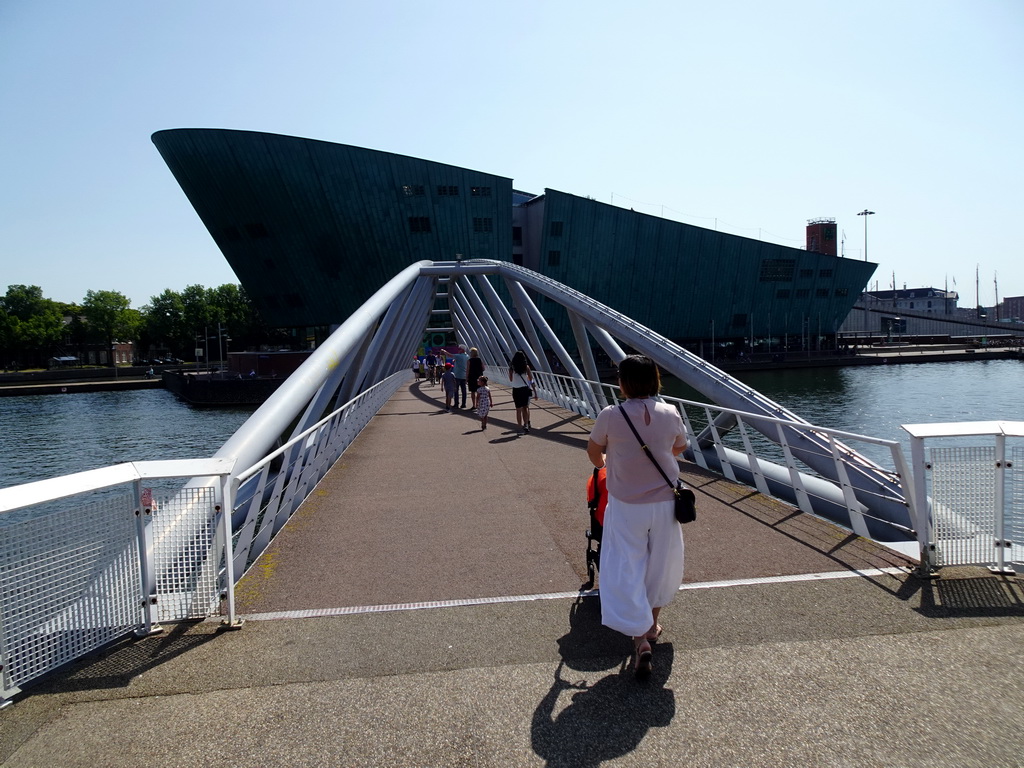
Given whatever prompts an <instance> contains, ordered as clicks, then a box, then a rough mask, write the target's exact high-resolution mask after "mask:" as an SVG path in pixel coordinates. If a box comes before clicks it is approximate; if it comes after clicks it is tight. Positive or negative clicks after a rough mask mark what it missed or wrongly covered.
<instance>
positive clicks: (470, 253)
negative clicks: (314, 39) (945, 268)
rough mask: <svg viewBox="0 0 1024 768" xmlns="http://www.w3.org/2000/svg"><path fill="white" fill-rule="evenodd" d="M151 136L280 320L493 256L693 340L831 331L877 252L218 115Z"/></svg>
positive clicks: (310, 317)
mask: <svg viewBox="0 0 1024 768" xmlns="http://www.w3.org/2000/svg"><path fill="white" fill-rule="evenodd" d="M153 142H154V144H155V145H156V147H157V149H158V150H159V152H160V154H161V155H162V156H163V158H164V160H165V161H166V163H167V165H168V166H169V167H170V169H171V172H172V173H173V174H174V176H175V178H176V179H177V180H178V183H179V184H180V185H181V187H182V189H183V190H184V192H185V194H186V196H187V197H188V199H189V201H190V202H191V203H192V205H193V206H194V207H195V209H196V212H197V213H198V214H199V216H200V218H201V219H202V220H203V222H204V224H205V225H206V227H207V229H209V231H210V234H211V235H212V236H213V239H214V240H215V241H216V242H217V244H218V246H219V247H220V249H221V251H222V252H223V253H224V256H225V258H226V259H227V260H228V263H229V264H230V265H231V268H232V269H233V270H234V272H235V274H236V275H237V277H238V279H239V281H240V282H241V283H242V285H243V286H244V288H245V290H246V292H247V293H248V294H249V295H250V297H252V299H253V300H254V301H255V303H256V305H257V307H258V308H259V310H260V312H261V314H262V315H263V317H264V319H265V320H266V321H267V322H268V323H269V324H271V325H273V326H278V327H286V326H318V325H319V326H323V325H332V324H337V323H340V322H342V321H343V320H344V319H345V318H346V317H347V316H348V315H349V314H350V313H351V312H352V311H353V310H355V309H356V308H358V307H359V306H360V305H361V304H362V303H363V302H364V301H365V300H366V299H367V298H369V296H371V295H372V294H373V293H374V292H375V291H376V290H377V289H378V288H379V287H381V286H382V285H383V284H384V283H385V282H387V281H388V280H389V279H390V278H391V277H393V276H394V275H395V274H396V273H397V272H399V271H400V270H401V269H403V268H405V267H407V266H408V265H409V264H411V263H413V262H416V261H421V260H424V259H428V260H432V261H449V260H453V259H455V258H464V259H474V258H486V259H496V260H500V261H512V262H515V263H517V264H522V265H523V266H525V267H528V268H530V269H532V270H534V271H536V272H540V273H541V274H544V275H547V276H549V277H551V278H553V279H555V280H558V281H559V282H562V283H565V284H566V285H569V286H571V287H572V288H575V289H577V290H579V291H581V292H583V293H585V294H587V295H589V296H591V297H593V298H594V299H597V300H598V301H601V302H603V303H605V304H607V305H608V306H610V307H612V308H614V309H616V310H618V311H620V312H622V313H624V314H626V315H628V316H629V317H631V318H633V319H635V320H636V321H638V322H640V323H642V324H643V325H646V326H648V327H650V328H652V329H654V330H656V331H658V332H659V333H661V334H662V335H664V336H667V337H668V338H670V339H672V340H674V341H677V342H680V343H684V344H690V345H693V344H696V343H698V342H701V341H710V340H712V339H714V340H716V341H719V342H721V341H726V340H744V339H746V340H750V339H756V338H766V337H775V338H776V339H781V338H783V337H790V338H801V337H805V336H810V335H815V336H817V335H825V336H827V335H831V334H833V333H834V332H835V331H836V330H837V329H838V328H839V326H840V324H841V323H842V322H843V320H844V319H845V317H846V316H847V314H848V313H849V311H850V309H851V308H852V307H853V304H854V302H855V301H856V299H857V297H858V296H859V294H860V292H861V290H863V288H864V287H865V286H866V285H867V282H868V280H869V279H870V277H871V275H872V273H873V272H874V270H875V266H876V265H875V264H873V263H870V262H865V261H854V260H851V259H845V258H841V257H837V256H835V255H831V254H828V253H815V252H812V251H809V250H803V249H799V248H790V247H787V246H782V245H775V244H772V243H766V242H762V241H760V240H753V239H749V238H744V237H738V236H736V235H730V234H726V233H723V232H717V231H714V230H709V229H704V228H702V227H695V226H691V225H689V224H682V223H679V222H675V221H670V220H667V219H662V218H658V217H656V216H650V215H647V214H643V213H636V212H633V211H628V210H625V209H622V208H618V207H615V206H612V205H608V204H605V203H600V202H597V201H596V200H592V199H589V198H587V197H579V196H576V195H572V194H568V193H565V192H558V191H555V190H552V189H547V190H545V191H544V193H543V194H536V195H535V194H528V193H524V192H521V191H518V190H515V189H514V188H513V181H512V179H508V178H505V177H502V176H495V175H494V174H490V173H485V172H482V171H473V170H469V169H467V168H458V167H455V166H451V165H444V164H442V163H435V162H431V161H429V160H420V159H417V158H412V157H405V156H402V155H396V154H392V153H389V152H380V151H376V150H370V149H362V148H359V147H352V146H346V145H343V144H332V143H329V142H324V141H316V140H311V139H302V138H295V137H290V136H280V135H275V134H266V133H257V132H252V131H232V130H215V129H177V130H168V131H160V132H158V133H156V134H154V135H153ZM818 224H820V222H818ZM833 239H834V238H833ZM808 242H809V243H810V242H811V240H810V236H809V238H808ZM832 251H833V254H834V248H833V249H832ZM539 306H540V307H541V309H542V311H544V307H545V304H544V302H543V300H541V301H540V303H539ZM545 314H547V313H546V312H545ZM550 319H551V321H552V325H553V326H554V327H555V329H556V330H558V331H559V332H560V333H568V328H567V327H562V325H565V324H566V323H565V321H564V320H562V319H560V317H559V316H557V315H554V314H553V316H552V317H551V318H550Z"/></svg>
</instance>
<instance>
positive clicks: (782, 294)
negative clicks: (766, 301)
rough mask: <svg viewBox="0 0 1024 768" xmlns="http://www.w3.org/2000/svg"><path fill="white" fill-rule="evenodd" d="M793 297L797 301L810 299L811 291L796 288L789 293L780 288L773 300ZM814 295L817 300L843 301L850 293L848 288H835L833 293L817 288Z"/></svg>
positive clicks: (785, 289) (826, 289) (787, 289)
mask: <svg viewBox="0 0 1024 768" xmlns="http://www.w3.org/2000/svg"><path fill="white" fill-rule="evenodd" d="M793 295H795V296H796V298H798V299H806V298H809V297H810V295H811V289H810V288H797V289H796V290H795V291H790V290H789V288H780V289H779V290H777V291H776V292H775V298H777V299H788V298H790V297H791V296H793ZM814 295H815V296H816V297H817V298H819V299H827V298H828V297H829V296H835V297H836V298H840V299H843V298H846V297H847V296H849V295H850V291H849V289H848V288H836V289H835V293H831V292H830V291H829V289H828V288H818V289H817V290H815V292H814Z"/></svg>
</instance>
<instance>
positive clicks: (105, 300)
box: [82, 291, 139, 367]
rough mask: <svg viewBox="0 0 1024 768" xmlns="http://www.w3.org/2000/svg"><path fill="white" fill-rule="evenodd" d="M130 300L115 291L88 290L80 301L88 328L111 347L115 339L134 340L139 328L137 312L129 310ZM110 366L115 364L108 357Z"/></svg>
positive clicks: (112, 358) (108, 347)
mask: <svg viewBox="0 0 1024 768" xmlns="http://www.w3.org/2000/svg"><path fill="white" fill-rule="evenodd" d="M130 305H131V302H130V301H129V300H128V298H127V297H126V296H125V295H124V294H123V293H119V292H117V291H89V292H88V293H86V294H85V300H84V301H83V302H82V314H84V315H85V320H86V322H87V323H88V324H89V329H90V331H91V332H92V333H94V334H96V337H97V338H98V339H100V340H101V341H102V342H104V343H105V344H106V346H107V349H113V347H114V341H115V339H118V338H120V339H121V340H123V341H134V339H135V337H136V335H137V334H138V330H139V322H138V313H137V312H136V313H134V314H133V312H132V311H131V310H130ZM110 364H111V367H113V366H114V365H115V362H114V357H113V355H111V358H110Z"/></svg>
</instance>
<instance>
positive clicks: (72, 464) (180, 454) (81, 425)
mask: <svg viewBox="0 0 1024 768" xmlns="http://www.w3.org/2000/svg"><path fill="white" fill-rule="evenodd" d="M734 375H736V377H737V378H739V379H741V380H742V381H743V382H744V383H746V384H748V385H750V386H751V387H754V388H755V389H758V390H760V391H761V392H763V393H764V394H765V395H767V396H768V397H770V398H772V399H773V400H775V401H777V402H779V403H780V404H782V405H783V406H785V407H787V408H789V409H790V410H792V411H793V412H794V413H796V414H798V415H800V416H801V417H803V418H805V419H807V420H808V421H810V422H812V423H816V424H820V425H822V426H826V427H833V428H835V429H842V430H846V431H849V432H856V433H860V434H867V435H872V436H875V437H882V438H888V439H896V440H904V439H905V438H906V433H905V432H903V430H901V429H900V424H910V423H920V422H942V421H991V420H997V419H1007V420H1017V421H1024V363H1022V362H1020V361H1015V360H990V361H976V362H957V363H922V364H902V365H890V366H858V367H850V368H815V369H800V370H788V371H787V370H782V371H755V372H750V373H746V374H744V373H738V374H736V373H734ZM665 389H666V394H671V395H675V396H677V397H684V398H688V399H694V400H703V399H704V398H702V397H699V396H696V395H695V394H694V393H692V392H687V391H686V390H685V388H683V387H682V386H681V385H679V384H678V382H666V388H665ZM251 412H252V409H245V408H234V409H197V408H193V407H192V406H189V405H188V404H186V403H184V402H182V401H180V400H178V399H177V398H176V397H175V396H174V395H172V394H171V393H170V392H167V391H165V390H136V391H127V392H94V393H82V394H73V395H36V396H30V397H7V398H0V487H8V486H11V485H17V484H19V483H26V482H31V481H34V480H42V479H46V478H49V477H55V476H58V475H62V474H67V473H70V472H78V471H82V470H86V469H94V468H96V467H103V466H107V465H110V464H116V463H119V462H123V461H133V460H134V461H142V460H153V459H182V458H199V457H207V456H210V455H212V454H213V453H214V452H216V450H217V449H218V448H220V446H221V445H222V444H223V443H224V442H225V441H226V440H227V439H228V437H230V436H231V434H232V433H234V431H235V430H236V429H238V427H239V426H241V424H242V423H243V422H244V421H245V419H246V418H248V416H249V414H250V413H251Z"/></svg>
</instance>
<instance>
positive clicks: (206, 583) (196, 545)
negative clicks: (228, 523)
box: [152, 487, 223, 621]
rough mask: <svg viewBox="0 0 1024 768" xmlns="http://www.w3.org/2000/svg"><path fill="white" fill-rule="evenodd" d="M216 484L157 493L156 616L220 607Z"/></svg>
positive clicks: (193, 614)
mask: <svg viewBox="0 0 1024 768" xmlns="http://www.w3.org/2000/svg"><path fill="white" fill-rule="evenodd" d="M215 505H216V490H215V489H214V488H209V487H207V488H185V489H182V490H180V491H178V492H177V493H175V494H174V495H173V496H171V495H168V496H165V497H161V498H156V499H154V505H153V522H152V526H153V567H154V574H155V576H156V596H157V620H158V621H180V620H182V619H201V618H205V617H207V616H209V615H210V614H211V613H213V612H214V611H216V610H217V609H218V603H219V591H218V583H219V580H218V575H219V573H220V570H221V566H222V561H223V552H222V551H220V550H219V549H216V548H215V542H216V510H215Z"/></svg>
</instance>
